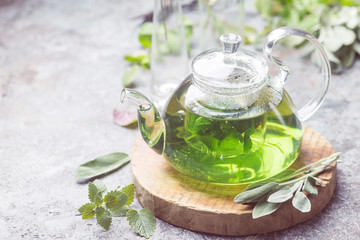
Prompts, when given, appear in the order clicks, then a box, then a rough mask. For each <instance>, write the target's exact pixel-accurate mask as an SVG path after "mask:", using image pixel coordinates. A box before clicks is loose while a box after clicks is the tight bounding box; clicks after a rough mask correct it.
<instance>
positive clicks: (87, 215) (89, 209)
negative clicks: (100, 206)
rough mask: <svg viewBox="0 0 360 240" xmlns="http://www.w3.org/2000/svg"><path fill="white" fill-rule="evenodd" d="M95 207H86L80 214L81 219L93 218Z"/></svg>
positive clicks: (90, 205)
mask: <svg viewBox="0 0 360 240" xmlns="http://www.w3.org/2000/svg"><path fill="white" fill-rule="evenodd" d="M94 208H95V206H94V205H92V204H89V205H87V206H86V207H85V208H84V209H83V212H82V219H90V218H92V217H94V216H95V211H94Z"/></svg>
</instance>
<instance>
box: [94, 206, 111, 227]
mask: <svg viewBox="0 0 360 240" xmlns="http://www.w3.org/2000/svg"><path fill="white" fill-rule="evenodd" d="M96 220H97V222H98V223H99V225H100V226H102V227H103V228H104V229H105V230H109V228H110V225H111V222H112V218H111V214H110V212H109V210H106V211H105V212H104V214H103V215H102V216H101V217H99V218H96Z"/></svg>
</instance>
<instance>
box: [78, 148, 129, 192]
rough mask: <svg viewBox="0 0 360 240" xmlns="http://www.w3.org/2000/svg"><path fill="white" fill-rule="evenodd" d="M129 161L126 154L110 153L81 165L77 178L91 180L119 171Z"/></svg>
mask: <svg viewBox="0 0 360 240" xmlns="http://www.w3.org/2000/svg"><path fill="white" fill-rule="evenodd" d="M129 161H130V157H129V155H128V154H126V153H121V152H116V153H110V154H107V155H104V156H101V157H98V158H96V159H94V160H91V161H89V162H86V163H83V164H81V165H80V166H79V167H78V168H77V169H76V171H75V177H76V179H77V180H80V179H90V178H93V177H96V176H99V175H102V174H105V173H108V172H111V171H113V170H115V169H118V168H120V167H122V166H124V165H126V164H127V163H128V162H129ZM93 197H95V196H93Z"/></svg>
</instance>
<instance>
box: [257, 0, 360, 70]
mask: <svg viewBox="0 0 360 240" xmlns="http://www.w3.org/2000/svg"><path fill="white" fill-rule="evenodd" d="M255 5H256V7H257V9H258V11H259V13H260V14H261V15H262V16H263V17H264V19H265V20H266V22H267V25H266V26H265V27H264V29H263V31H262V33H261V34H260V36H259V38H261V39H262V38H263V37H264V36H265V35H267V34H268V33H269V32H270V31H271V30H272V29H274V28H277V27H280V26H285V25H286V26H292V27H298V28H301V29H304V30H307V31H309V32H311V33H312V34H313V35H314V36H315V37H317V38H318V40H319V42H320V43H321V44H322V45H323V46H324V48H325V51H326V52H327V54H328V57H329V61H330V64H331V67H332V71H333V73H341V72H342V71H343V70H344V68H349V67H351V66H352V65H353V63H354V60H355V56H356V54H358V55H360V4H359V2H357V1H355V0H256V2H255ZM254 42H256V39H255V40H254ZM286 44H288V45H292V46H295V47H300V48H301V49H302V51H303V54H304V55H311V59H312V60H313V61H314V62H315V63H317V64H320V63H319V60H318V57H317V55H316V53H315V52H314V49H313V47H312V46H310V44H308V43H305V40H303V39H296V40H295V39H293V38H292V39H291V41H287V42H286Z"/></svg>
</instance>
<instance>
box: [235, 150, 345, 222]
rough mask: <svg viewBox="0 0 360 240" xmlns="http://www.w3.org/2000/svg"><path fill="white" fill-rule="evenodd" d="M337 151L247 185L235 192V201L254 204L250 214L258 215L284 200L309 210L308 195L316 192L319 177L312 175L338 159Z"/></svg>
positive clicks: (266, 213) (271, 211) (271, 210)
mask: <svg viewBox="0 0 360 240" xmlns="http://www.w3.org/2000/svg"><path fill="white" fill-rule="evenodd" d="M339 158H340V153H335V154H333V155H331V156H329V157H326V158H323V159H320V160H319V161H317V162H314V163H311V164H309V165H306V166H304V167H302V168H300V169H298V170H290V169H289V170H285V171H284V172H283V173H280V174H278V175H276V176H275V177H272V178H270V179H266V180H264V181H260V182H257V183H255V184H250V185H249V186H248V187H247V189H246V190H245V191H244V192H242V193H240V194H238V195H237V196H236V197H235V198H234V201H235V202H236V203H256V205H255V207H254V209H253V212H252V217H253V218H254V219H255V218H259V217H263V216H266V215H269V214H271V213H273V212H275V211H276V210H277V209H279V207H280V206H281V204H282V203H283V202H286V201H288V200H290V199H292V205H293V206H294V207H295V208H296V209H297V210H299V211H301V212H304V213H305V212H309V211H310V210H311V202H310V200H309V198H308V197H307V195H306V194H305V193H304V192H306V193H308V194H309V195H313V196H316V195H317V194H318V190H317V186H318V185H317V183H318V184H319V185H320V186H321V183H322V181H321V179H319V178H316V177H315V176H316V175H317V174H319V173H321V172H322V171H324V170H325V169H326V168H327V167H328V166H330V165H331V164H332V163H333V162H340V161H339ZM294 194H295V196H294Z"/></svg>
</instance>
